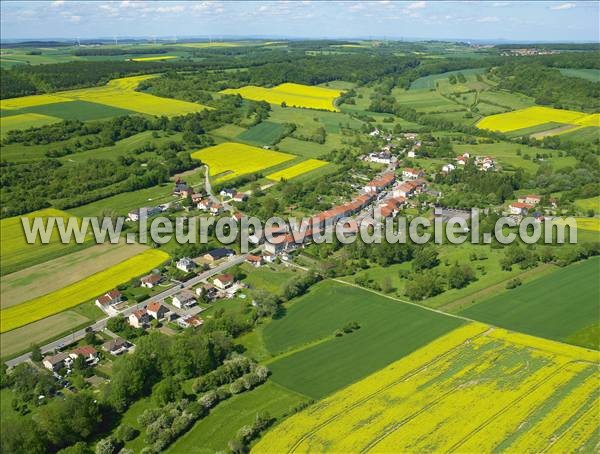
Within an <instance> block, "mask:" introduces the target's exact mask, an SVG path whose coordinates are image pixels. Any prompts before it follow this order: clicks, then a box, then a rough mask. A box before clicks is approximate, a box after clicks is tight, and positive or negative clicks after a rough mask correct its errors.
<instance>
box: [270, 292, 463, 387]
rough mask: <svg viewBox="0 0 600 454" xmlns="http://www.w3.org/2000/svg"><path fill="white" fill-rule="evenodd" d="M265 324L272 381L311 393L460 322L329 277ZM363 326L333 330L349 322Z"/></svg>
mask: <svg viewBox="0 0 600 454" xmlns="http://www.w3.org/2000/svg"><path fill="white" fill-rule="evenodd" d="M285 309H286V315H285V317H283V318H281V319H276V320H273V321H272V322H270V323H268V324H267V325H266V326H265V327H264V329H263V330H262V338H263V339H264V345H265V347H266V349H267V350H268V351H269V352H270V353H271V354H272V355H274V357H273V358H271V359H270V360H268V367H269V369H270V370H271V371H272V373H273V381H275V382H276V383H279V384H281V385H282V386H284V387H286V388H288V389H291V390H294V391H296V392H299V393H301V394H305V395H307V396H310V397H312V398H321V397H323V396H325V395H327V394H330V393H332V392H334V391H337V390H339V389H340V388H343V387H344V386H347V385H349V384H350V383H353V382H355V381H357V380H360V379H362V378H364V377H365V376H367V375H369V374H371V373H373V372H374V371H376V370H378V369H381V368H382V367H385V366H387V365H388V364H390V363H391V362H393V361H395V360H397V359H399V358H401V357H403V356H405V355H407V354H408V353H410V352H412V351H414V350H416V349H417V348H419V347H422V346H423V345H426V344H427V343H428V342H430V341H432V340H433V339H435V338H436V337H438V336H440V335H442V334H444V333H446V332H448V331H449V330H451V329H453V328H456V327H457V326H458V325H460V324H461V323H462V321H461V320H459V319H456V318H451V317H447V316H444V315H440V314H438V313H435V312H432V311H428V310H425V309H422V308H419V307H416V306H413V305H409V304H404V303H402V302H399V301H397V300H393V299H389V298H386V297H384V296H382V295H378V294H375V293H373V292H369V291H367V290H363V289H360V288H357V287H354V286H350V285H344V284H340V283H337V282H333V281H325V282H322V283H319V284H318V285H316V286H314V287H312V288H311V290H310V291H309V292H308V293H307V294H306V295H304V296H302V297H300V298H298V299H297V300H295V301H294V302H293V303H292V304H291V305H287V306H286V308H285ZM354 321H355V322H358V324H359V325H360V329H358V330H356V331H354V332H352V333H350V334H345V335H343V336H341V337H336V336H335V335H334V333H335V331H336V330H338V329H341V328H343V327H344V325H346V324H347V323H349V322H354Z"/></svg>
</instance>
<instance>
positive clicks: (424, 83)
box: [410, 68, 486, 90]
mask: <svg viewBox="0 0 600 454" xmlns="http://www.w3.org/2000/svg"><path fill="white" fill-rule="evenodd" d="M485 70H486V68H475V69H463V70H460V71H449V72H446V73H441V74H431V75H429V76H424V77H419V78H418V79H417V80H415V81H414V82H412V83H411V84H410V90H420V89H424V88H426V89H433V88H435V87H436V82H438V81H440V80H443V79H448V78H449V77H450V76H452V75H454V76H456V75H457V74H459V73H462V74H463V75H464V76H465V77H468V76H474V75H477V74H483V73H484V72H485Z"/></svg>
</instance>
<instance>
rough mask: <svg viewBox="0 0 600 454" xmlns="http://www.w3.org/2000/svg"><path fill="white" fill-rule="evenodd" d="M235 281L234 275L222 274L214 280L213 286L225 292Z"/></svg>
mask: <svg viewBox="0 0 600 454" xmlns="http://www.w3.org/2000/svg"><path fill="white" fill-rule="evenodd" d="M233 281H234V278H233V275H232V274H221V275H219V276H217V277H216V278H214V280H213V284H214V285H215V287H217V288H219V289H221V290H225V289H228V288H229V287H231V286H232V285H233Z"/></svg>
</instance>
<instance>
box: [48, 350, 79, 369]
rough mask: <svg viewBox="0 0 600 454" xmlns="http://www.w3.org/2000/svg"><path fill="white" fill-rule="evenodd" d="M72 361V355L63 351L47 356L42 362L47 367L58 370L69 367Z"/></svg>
mask: <svg viewBox="0 0 600 454" xmlns="http://www.w3.org/2000/svg"><path fill="white" fill-rule="evenodd" d="M71 361H72V360H71V357H70V356H69V354H68V353H67V352H61V353H57V354H56V355H50V356H46V357H45V358H44V359H43V361H42V364H43V365H44V367H45V368H46V369H48V370H51V371H53V372H56V371H57V370H59V369H62V368H63V367H65V366H67V367H68V366H69V365H70V364H71Z"/></svg>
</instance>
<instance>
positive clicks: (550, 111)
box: [477, 106, 600, 132]
mask: <svg viewBox="0 0 600 454" xmlns="http://www.w3.org/2000/svg"><path fill="white" fill-rule="evenodd" d="M599 122H600V114H591V115H589V114H586V113H584V112H577V111H574V110H563V109H554V108H551V107H541V106H535V107H528V108H525V109H520V110H516V111H513V112H507V113H502V114H497V115H490V116H488V117H485V118H484V119H482V120H481V121H479V123H477V127H478V128H480V129H490V130H492V131H500V132H509V131H516V130H519V129H526V128H531V127H534V126H539V125H543V124H545V123H550V126H549V129H552V128H554V127H555V125H554V123H560V124H563V125H573V127H577V126H600V123H599Z"/></svg>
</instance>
